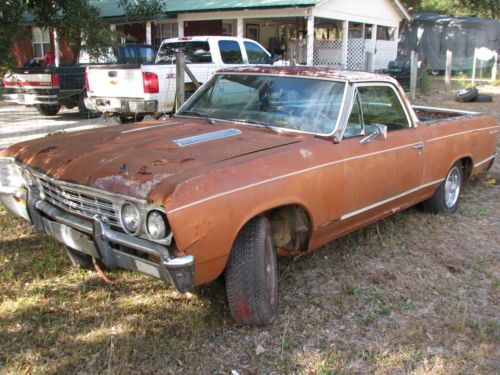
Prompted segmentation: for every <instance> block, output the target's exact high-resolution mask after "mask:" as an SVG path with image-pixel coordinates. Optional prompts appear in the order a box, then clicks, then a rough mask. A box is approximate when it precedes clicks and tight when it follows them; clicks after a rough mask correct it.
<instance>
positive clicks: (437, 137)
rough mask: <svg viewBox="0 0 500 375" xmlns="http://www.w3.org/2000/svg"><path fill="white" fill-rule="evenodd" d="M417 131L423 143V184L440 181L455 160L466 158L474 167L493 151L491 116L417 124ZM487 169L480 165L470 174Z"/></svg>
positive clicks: (494, 132)
mask: <svg viewBox="0 0 500 375" xmlns="http://www.w3.org/2000/svg"><path fill="white" fill-rule="evenodd" d="M418 131H419V133H420V135H421V137H422V139H423V140H424V144H425V151H424V157H425V167H424V168H425V169H424V175H423V176H424V177H423V180H424V181H433V180H436V179H440V178H444V177H445V176H446V174H447V172H448V171H449V170H450V168H451V166H452V165H453V164H454V163H455V162H456V161H457V160H460V159H462V158H466V157H468V158H471V159H472V163H473V165H476V164H478V163H481V162H482V161H484V160H486V159H488V158H491V156H493V155H494V154H495V152H496V139H497V134H498V124H497V121H496V120H495V119H494V118H493V117H491V116H487V115H468V116H464V117H459V118H455V119H453V118H452V119H448V120H444V121H434V122H430V123H420V124H419V126H418ZM487 167H488V163H483V164H481V165H479V166H478V167H477V168H474V169H473V170H472V174H477V173H479V172H481V171H483V170H485V169H486V168H487Z"/></svg>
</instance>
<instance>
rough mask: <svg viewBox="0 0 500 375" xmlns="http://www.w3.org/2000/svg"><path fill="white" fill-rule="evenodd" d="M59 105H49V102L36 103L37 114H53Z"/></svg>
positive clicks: (55, 113) (56, 111) (57, 110)
mask: <svg viewBox="0 0 500 375" xmlns="http://www.w3.org/2000/svg"><path fill="white" fill-rule="evenodd" d="M60 109H61V106H60V105H50V104H37V105H36V110H37V112H38V113H39V114H41V115H44V116H55V115H57V113H58V112H59V111H60Z"/></svg>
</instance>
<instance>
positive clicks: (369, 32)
mask: <svg viewBox="0 0 500 375" xmlns="http://www.w3.org/2000/svg"><path fill="white" fill-rule="evenodd" d="M372 32H373V25H371V24H369V23H367V24H366V25H365V39H371V38H372Z"/></svg>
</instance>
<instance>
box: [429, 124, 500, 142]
mask: <svg viewBox="0 0 500 375" xmlns="http://www.w3.org/2000/svg"><path fill="white" fill-rule="evenodd" d="M496 128H498V126H490V127H487V128H479V129H471V130H466V131H463V132H459V133H453V134H448V135H443V136H441V137H436V138H431V139H428V140H427V142H434V141H439V140H441V139H445V138H450V137H455V136H457V135H462V134H467V133H474V132H479V131H483V130H490V129H496Z"/></svg>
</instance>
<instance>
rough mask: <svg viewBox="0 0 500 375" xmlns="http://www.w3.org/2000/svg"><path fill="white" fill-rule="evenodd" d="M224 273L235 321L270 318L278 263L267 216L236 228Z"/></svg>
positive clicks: (266, 321) (275, 300)
mask: <svg viewBox="0 0 500 375" xmlns="http://www.w3.org/2000/svg"><path fill="white" fill-rule="evenodd" d="M224 276H225V280H226V292H227V300H228V303H229V308H230V310H231V315H232V316H233V318H234V320H235V321H236V323H238V324H240V325H266V324H270V323H272V322H273V321H274V319H275V318H276V314H277V311H278V266H277V260H276V251H275V249H274V244H273V241H272V233H271V225H270V223H269V220H268V219H267V218H265V217H257V218H254V219H252V220H251V221H250V222H248V223H247V224H246V225H245V226H244V227H243V229H242V230H241V231H240V233H239V234H238V237H237V238H236V241H235V243H234V245H233V249H232V251H231V255H230V256H229V261H228V264H227V267H226V270H225V273H224Z"/></svg>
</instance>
